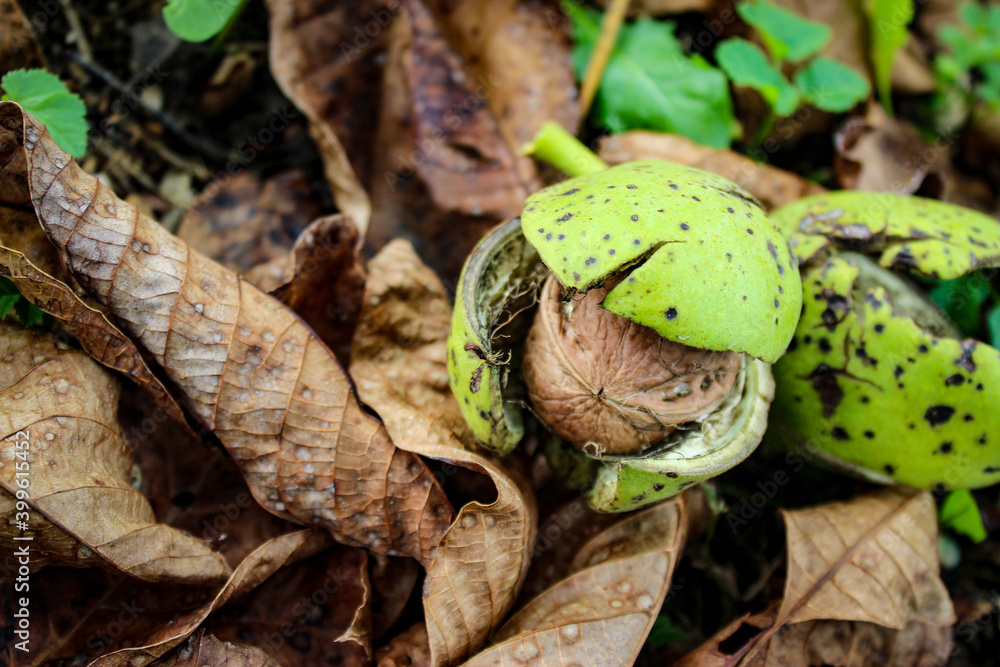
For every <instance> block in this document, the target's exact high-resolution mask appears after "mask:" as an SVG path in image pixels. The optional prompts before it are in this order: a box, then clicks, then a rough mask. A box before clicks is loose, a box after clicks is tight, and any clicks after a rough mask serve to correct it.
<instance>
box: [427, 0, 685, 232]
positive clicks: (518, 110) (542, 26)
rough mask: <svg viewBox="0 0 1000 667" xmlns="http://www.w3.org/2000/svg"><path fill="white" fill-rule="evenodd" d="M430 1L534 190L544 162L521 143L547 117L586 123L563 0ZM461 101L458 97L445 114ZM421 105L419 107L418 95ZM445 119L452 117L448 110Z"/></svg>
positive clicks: (522, 175) (568, 125) (572, 127)
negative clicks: (528, 154)
mask: <svg viewBox="0 0 1000 667" xmlns="http://www.w3.org/2000/svg"><path fill="white" fill-rule="evenodd" d="M674 1H675V2H676V0H674ZM696 1H704V0H696ZM415 4H416V3H414V5H415ZM427 4H428V6H429V7H430V8H431V9H433V10H434V12H435V14H436V17H437V19H438V22H439V25H440V29H441V32H442V33H443V35H444V36H445V37H446V38H447V40H448V43H449V44H450V45H451V46H452V47H453V49H454V51H455V52H456V53H457V54H458V55H460V56H461V61H462V65H464V70H465V71H467V72H468V74H469V76H470V78H471V79H472V81H473V86H472V92H473V93H474V94H476V95H478V96H480V97H482V98H483V99H484V100H485V102H486V104H487V106H488V107H489V110H490V111H491V112H492V114H493V117H494V118H496V123H497V131H498V132H499V135H500V137H501V138H502V140H503V141H504V143H505V144H506V145H507V147H508V148H509V149H510V150H511V151H512V152H513V153H514V155H515V160H516V170H517V173H518V175H519V177H520V180H521V182H522V183H523V184H524V185H525V187H526V188H527V189H528V192H533V191H534V190H536V189H537V179H538V172H537V168H536V166H535V163H534V161H533V160H532V159H531V158H528V157H520V158H517V157H516V156H517V155H518V151H519V149H520V147H521V146H523V145H524V144H526V143H528V142H530V141H532V139H533V138H534V136H535V134H536V133H537V132H538V130H539V129H540V128H541V126H542V123H544V122H545V121H546V120H551V121H554V122H556V123H558V124H560V125H562V126H563V127H565V128H568V129H569V130H570V131H574V130H575V129H576V127H577V125H578V124H579V122H580V111H579V105H578V104H577V99H576V98H577V93H576V82H575V79H574V78H573V71H572V70H571V69H570V67H569V51H570V39H569V29H568V25H567V21H566V19H565V17H564V15H563V13H562V11H561V10H560V9H559V7H558V5H557V4H556V3H547V2H541V3H538V4H537V5H532V4H531V3H525V2H523V0H500V1H499V2H498V1H497V0H466V1H465V2H450V1H448V0H430V1H429V2H428V3H427ZM417 27H418V26H417V24H416V22H414V28H415V29H417ZM413 44H414V48H416V42H415V41H414V43H413ZM438 76H440V75H438ZM410 82H411V83H410V85H411V89H412V90H413V91H414V93H416V92H417V91H418V90H420V88H419V86H418V82H417V80H416V79H415V78H413V77H411V79H410ZM424 90H425V91H428V92H433V91H429V89H424ZM459 101H460V100H459V99H454V100H453V101H452V102H451V103H450V105H449V106H448V107H446V108H445V114H447V113H448V112H449V111H453V110H454V106H455V105H456V104H457V103H458V102H459ZM415 104H416V109H417V110H419V109H420V106H421V99H420V98H419V96H418V97H417V99H416V100H415ZM443 118H444V119H445V120H447V115H445V116H444V117H443ZM459 145H461V143H460V144H459ZM517 208H518V209H519V208H520V204H518V206H517ZM501 216H502V217H505V216H506V213H504V212H501Z"/></svg>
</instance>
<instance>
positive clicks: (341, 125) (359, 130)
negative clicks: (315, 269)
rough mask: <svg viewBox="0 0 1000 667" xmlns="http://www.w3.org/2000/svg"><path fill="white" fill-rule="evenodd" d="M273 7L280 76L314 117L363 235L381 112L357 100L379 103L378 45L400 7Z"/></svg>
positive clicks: (316, 134)
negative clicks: (368, 98)
mask: <svg viewBox="0 0 1000 667" xmlns="http://www.w3.org/2000/svg"><path fill="white" fill-rule="evenodd" d="M267 8H268V12H269V13H270V15H271V29H270V39H271V45H270V53H271V72H272V73H273V74H274V80H275V81H276V82H277V83H278V85H279V86H281V89H282V90H283V91H284V93H285V95H286V96H288V99H290V100H291V101H292V102H294V103H295V106H296V107H298V108H299V109H300V110H301V111H302V112H303V113H304V114H305V116H306V117H307V118H308V119H309V123H310V132H311V134H312V135H313V138H314V139H315V140H316V142H317V144H318V145H319V151H320V155H322V156H323V164H324V173H325V175H326V180H327V182H329V183H330V187H331V188H332V189H333V193H334V197H335V198H336V200H337V206H338V208H340V210H341V211H343V212H344V213H346V214H347V215H348V216H349V217H350V218H351V220H353V221H354V222H355V224H357V225H358V228H359V230H360V232H361V234H362V235H364V233H365V230H367V229H368V222H369V219H370V218H371V208H372V204H371V200H370V199H369V197H368V193H367V192H366V188H365V185H363V183H364V182H366V180H367V178H368V176H369V174H368V160H369V159H370V150H371V146H370V144H368V145H366V144H365V141H366V140H368V141H370V139H371V136H372V134H373V132H374V124H375V123H376V122H377V115H376V114H374V113H373V112H372V108H373V107H369V106H368V105H366V104H359V103H357V101H356V100H357V98H359V97H365V96H368V95H371V96H373V99H372V100H371V101H372V104H373V105H375V104H378V99H379V96H378V88H377V86H376V87H373V85H372V83H373V81H378V80H379V78H380V65H379V64H378V62H377V56H378V54H379V52H380V51H381V49H380V48H379V45H380V44H381V43H382V41H383V40H384V38H385V29H386V26H388V25H389V23H390V22H391V20H392V16H393V15H394V13H395V12H398V11H399V10H398V5H393V8H392V9H390V8H389V7H387V6H386V5H385V3H383V2H379V1H378V0H361V1H359V2H348V3H345V2H330V1H329V0H268V2H267ZM353 28H357V29H358V31H357V32H354V30H353ZM366 28H367V29H368V31H369V32H368V33H367V34H366V32H365V29H366ZM373 35H374V36H373ZM350 74H354V75H355V76H353V77H352V76H350ZM342 141H343V142H345V143H347V144H348V145H347V147H346V148H345V146H344V144H343V143H341V142H342Z"/></svg>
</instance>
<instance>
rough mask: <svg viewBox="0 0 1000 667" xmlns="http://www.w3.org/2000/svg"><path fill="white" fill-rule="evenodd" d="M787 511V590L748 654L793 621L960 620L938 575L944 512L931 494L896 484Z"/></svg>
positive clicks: (894, 624)
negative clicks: (940, 518) (939, 511)
mask: <svg viewBox="0 0 1000 667" xmlns="http://www.w3.org/2000/svg"><path fill="white" fill-rule="evenodd" d="M782 515H783V516H784V518H785V524H786V527H787V534H788V574H787V577H786V579H785V596H784V599H783V601H782V603H781V608H780V609H779V610H778V613H777V616H776V619H775V622H774V624H773V625H772V626H771V627H770V628H769V629H767V630H766V631H764V632H763V633H761V635H759V636H758V639H757V642H756V643H755V644H754V645H753V646H752V647H751V648H750V649H749V652H748V653H747V658H746V659H748V660H749V659H750V657H751V656H754V655H756V654H758V653H759V652H760V651H761V650H762V648H763V647H764V645H766V644H767V643H768V642H769V641H770V640H771V638H772V637H773V636H774V635H775V634H776V633H777V632H778V631H780V630H781V629H782V628H784V627H785V626H786V625H789V624H793V623H802V622H805V621H814V620H825V619H829V620H838V621H861V622H865V623H875V624H877V625H881V626H884V627H887V628H893V629H896V630H902V629H903V628H904V627H905V626H906V625H907V624H909V623H921V624H925V625H930V626H936V627H943V626H949V625H951V624H953V623H954V622H955V611H954V609H953V607H952V604H951V599H950V598H949V597H948V591H947V589H946V588H945V587H944V584H943V583H942V582H941V578H940V576H939V570H940V566H939V564H938V552H937V513H936V510H935V506H934V499H933V497H932V496H931V494H930V493H929V492H927V491H915V490H905V489H901V488H889V489H885V490H882V491H880V492H878V493H875V494H872V495H868V496H861V497H859V498H855V499H853V500H851V501H848V502H838V503H829V504H826V505H820V506H819V507H814V508H810V509H804V510H796V511H782Z"/></svg>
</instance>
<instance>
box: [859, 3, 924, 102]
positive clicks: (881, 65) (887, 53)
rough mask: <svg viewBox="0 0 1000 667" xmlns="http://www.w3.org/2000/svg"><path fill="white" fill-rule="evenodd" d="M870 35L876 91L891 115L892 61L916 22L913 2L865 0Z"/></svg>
mask: <svg viewBox="0 0 1000 667" xmlns="http://www.w3.org/2000/svg"><path fill="white" fill-rule="evenodd" d="M865 14H866V15H867V16H868V33H869V34H870V35H871V57H872V66H873V68H874V70H875V87H876V89H877V90H878V96H879V99H880V100H882V106H884V107H885V108H886V110H887V111H888V112H889V113H890V114H891V113H892V61H893V60H894V59H895V57H896V51H898V50H899V49H900V47H902V46H903V44H905V43H906V37H907V35H908V34H909V31H908V30H907V26H908V25H909V24H910V21H912V20H913V0H865Z"/></svg>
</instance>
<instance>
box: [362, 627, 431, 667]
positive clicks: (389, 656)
mask: <svg viewBox="0 0 1000 667" xmlns="http://www.w3.org/2000/svg"><path fill="white" fill-rule="evenodd" d="M375 661H376V664H377V665H378V667H413V666H418V667H423V665H430V664H431V649H430V644H429V640H428V638H427V626H426V625H424V624H423V623H417V624H415V625H412V626H410V627H409V628H407V629H406V630H404V631H403V632H401V633H399V634H398V635H396V636H395V637H393V639H392V641H391V642H389V643H388V644H386V645H385V646H383V647H382V648H380V649H379V650H378V651H377V652H376V653H375Z"/></svg>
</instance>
